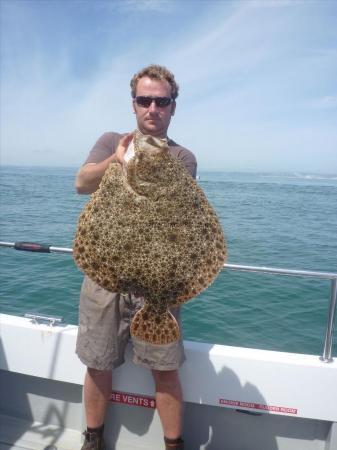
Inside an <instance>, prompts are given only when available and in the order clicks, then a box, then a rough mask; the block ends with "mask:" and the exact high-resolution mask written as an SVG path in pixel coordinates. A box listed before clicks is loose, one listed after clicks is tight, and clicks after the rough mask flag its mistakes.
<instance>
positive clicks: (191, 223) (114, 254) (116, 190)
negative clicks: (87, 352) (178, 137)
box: [74, 131, 226, 344]
mask: <svg viewBox="0 0 337 450" xmlns="http://www.w3.org/2000/svg"><path fill="white" fill-rule="evenodd" d="M134 149H135V155H134V157H133V158H132V159H130V160H129V162H128V163H125V164H124V165H123V166H121V165H120V164H116V163H112V164H110V166H109V167H108V169H107V170H106V172H105V174H104V177H103V179H102V181H101V184H100V186H99V188H98V190H97V191H96V192H95V193H94V194H93V195H92V196H91V199H90V201H89V202H88V203H87V205H86V206H85V208H84V210H83V212H82V213H81V215H80V217H79V221H78V228H77V233H76V237H75V242H74V259H75V262H76V264H77V265H78V266H79V268H80V269H81V270H82V271H83V272H84V273H86V274H87V275H88V276H89V278H91V279H92V280H94V281H95V282H96V283H97V284H98V285H100V286H101V287H103V288H104V289H107V290H109V291H112V292H119V293H126V292H131V293H134V294H135V295H137V296H142V297H144V300H145V303H144V307H143V308H141V309H140V310H139V311H138V312H137V313H136V315H135V316H134V318H133V320H132V323H131V334H132V335H133V336H134V337H136V338H138V339H140V340H143V341H147V342H150V343H153V344H168V343H170V342H174V341H176V340H178V339H179V336H180V334H179V327H178V324H177V322H176V320H175V318H174V317H173V315H172V314H171V313H170V312H169V310H168V308H169V307H172V306H178V305H179V304H181V303H184V302H186V301H188V300H190V299H191V298H193V297H195V296H196V295H197V294H199V293H200V292H201V291H203V290H204V289H205V288H206V287H208V286H209V284H210V283H211V282H212V281H213V280H214V279H215V278H216V276H217V275H218V273H219V271H220V269H221V268H222V266H223V264H224V262H225V259H226V244H225V239H224V235H223V232H222V229H221V225H220V223H219V220H218V217H217V215H216V213H215V211H214V210H213V208H212V207H211V206H210V204H209V203H208V201H207V199H206V197H205V195H204V193H203V191H202V190H201V188H200V187H199V186H198V185H197V183H196V182H195V181H194V180H193V178H192V177H191V176H190V174H189V173H188V172H187V171H186V169H185V167H184V166H183V164H182V163H181V161H179V160H178V159H177V158H175V157H173V156H171V155H170V152H169V147H168V144H167V140H166V139H158V138H154V137H152V136H144V135H142V134H141V133H139V132H138V131H136V132H135V134H134Z"/></svg>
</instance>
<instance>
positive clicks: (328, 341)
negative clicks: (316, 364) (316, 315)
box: [320, 278, 337, 362]
mask: <svg viewBox="0 0 337 450" xmlns="http://www.w3.org/2000/svg"><path fill="white" fill-rule="evenodd" d="M336 294H337V279H336V278H333V279H332V280H331V290H330V305H329V313H328V323H327V326H326V333H325V341H324V349H323V355H322V356H321V358H320V359H321V360H322V361H324V362H332V361H333V358H332V339H333V327H334V322H335V312H336Z"/></svg>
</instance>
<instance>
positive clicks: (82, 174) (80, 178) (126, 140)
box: [75, 133, 133, 194]
mask: <svg viewBox="0 0 337 450" xmlns="http://www.w3.org/2000/svg"><path fill="white" fill-rule="evenodd" d="M132 138H133V133H129V134H127V135H125V136H123V137H122V138H121V139H120V141H119V143H118V146H117V148H116V151H115V153H114V154H113V155H111V156H109V158H107V159H105V160H104V161H101V162H99V163H88V164H86V165H85V166H83V167H81V169H80V170H79V172H78V174H77V177H76V182H75V186H76V191H77V193H78V194H92V193H93V192H95V191H96V189H97V188H98V186H99V184H100V182H101V180H102V178H103V175H104V172H105V171H106V169H107V168H108V167H109V165H110V163H112V162H114V163H119V164H122V165H123V163H124V155H125V153H126V151H127V149H128V146H129V144H130V142H131V141H132Z"/></svg>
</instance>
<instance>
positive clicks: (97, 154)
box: [84, 132, 123, 164]
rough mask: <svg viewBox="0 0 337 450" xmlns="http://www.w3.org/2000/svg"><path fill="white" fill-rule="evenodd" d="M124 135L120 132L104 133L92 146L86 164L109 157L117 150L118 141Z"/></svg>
mask: <svg viewBox="0 0 337 450" xmlns="http://www.w3.org/2000/svg"><path fill="white" fill-rule="evenodd" d="M122 136H123V135H122V134H118V133H112V132H109V133H104V134H103V135H102V136H101V137H100V138H99V139H98V141H97V142H96V143H95V145H94V146H93V147H92V149H91V151H90V153H89V155H88V157H87V159H86V160H85V162H84V164H88V163H95V164H96V163H99V162H101V161H104V160H105V159H107V158H109V156H111V155H112V154H113V153H114V152H115V151H116V148H117V145H118V142H119V140H120V138H121V137H122Z"/></svg>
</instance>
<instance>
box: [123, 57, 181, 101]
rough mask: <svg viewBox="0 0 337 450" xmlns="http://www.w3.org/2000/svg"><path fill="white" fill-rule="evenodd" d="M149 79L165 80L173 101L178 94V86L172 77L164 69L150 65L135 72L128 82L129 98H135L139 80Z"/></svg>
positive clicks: (170, 73)
mask: <svg viewBox="0 0 337 450" xmlns="http://www.w3.org/2000/svg"><path fill="white" fill-rule="evenodd" d="M143 77H149V78H151V80H166V81H167V82H168V83H169V85H170V86H171V92H172V94H171V97H172V98H173V100H175V99H176V98H177V97H178V94H179V86H178V84H177V83H176V81H175V79H174V75H173V73H172V72H170V71H169V70H168V69H166V67H164V66H159V65H157V64H151V65H150V66H147V67H144V69H142V70H140V71H139V72H137V73H136V74H135V75H134V76H133V77H132V80H131V81H130V86H131V97H132V98H135V97H136V88H137V83H138V81H139V80H140V78H143Z"/></svg>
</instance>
